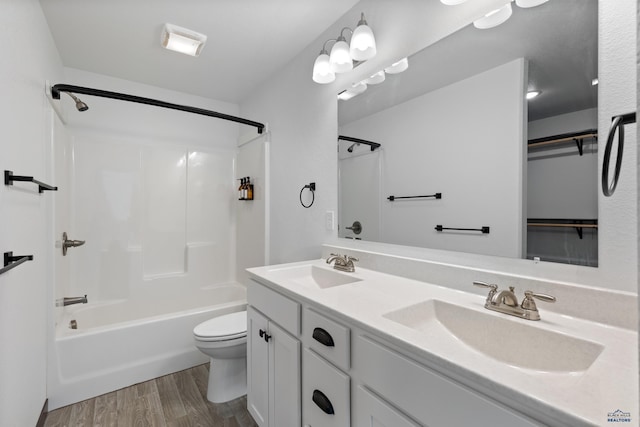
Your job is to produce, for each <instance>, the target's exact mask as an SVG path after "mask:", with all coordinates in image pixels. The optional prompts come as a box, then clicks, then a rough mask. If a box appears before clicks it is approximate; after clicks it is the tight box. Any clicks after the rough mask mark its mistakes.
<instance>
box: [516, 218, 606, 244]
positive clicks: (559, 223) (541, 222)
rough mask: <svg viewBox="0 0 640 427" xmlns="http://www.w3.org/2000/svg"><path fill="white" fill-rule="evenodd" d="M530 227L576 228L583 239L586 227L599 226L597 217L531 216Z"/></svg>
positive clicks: (594, 227)
mask: <svg viewBox="0 0 640 427" xmlns="http://www.w3.org/2000/svg"><path fill="white" fill-rule="evenodd" d="M527 226H528V227H558V228H575V229H576V232H577V233H578V236H579V237H580V239H582V231H583V229H584V228H593V229H597V228H598V220H597V219H568V218H561V219H558V218H529V219H528V220H527Z"/></svg>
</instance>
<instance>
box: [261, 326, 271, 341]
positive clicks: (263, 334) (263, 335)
mask: <svg viewBox="0 0 640 427" xmlns="http://www.w3.org/2000/svg"><path fill="white" fill-rule="evenodd" d="M260 338H264V340H265V341H266V342H269V339H270V338H271V335H269V334H267V331H265V330H264V329H260Z"/></svg>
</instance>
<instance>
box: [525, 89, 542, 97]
mask: <svg viewBox="0 0 640 427" xmlns="http://www.w3.org/2000/svg"><path fill="white" fill-rule="evenodd" d="M541 93H542V91H541V90H530V91H529V92H527V99H533V98H535V97H536V96H538V95H540V94H541Z"/></svg>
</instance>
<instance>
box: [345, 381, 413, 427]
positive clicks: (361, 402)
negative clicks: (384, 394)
mask: <svg viewBox="0 0 640 427" xmlns="http://www.w3.org/2000/svg"><path fill="white" fill-rule="evenodd" d="M354 412H355V414H354V415H355V427H418V424H416V423H414V422H413V421H411V420H409V419H408V418H407V417H406V416H405V415H404V414H402V413H400V412H399V411H397V410H396V409H395V408H394V407H392V406H391V405H389V404H388V403H387V402H385V401H384V400H382V399H381V398H379V397H378V396H376V395H374V394H372V393H371V392H369V391H368V390H367V389H366V388H364V387H362V386H358V389H357V390H356V395H355V402H354Z"/></svg>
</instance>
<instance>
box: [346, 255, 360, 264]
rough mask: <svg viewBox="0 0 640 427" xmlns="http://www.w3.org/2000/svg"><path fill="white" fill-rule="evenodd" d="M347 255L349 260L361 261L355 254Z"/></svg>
mask: <svg viewBox="0 0 640 427" xmlns="http://www.w3.org/2000/svg"><path fill="white" fill-rule="evenodd" d="M345 256H346V257H347V261H351V262H352V263H353V261H360V260H359V259H358V258H356V257H354V256H350V255H345Z"/></svg>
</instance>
